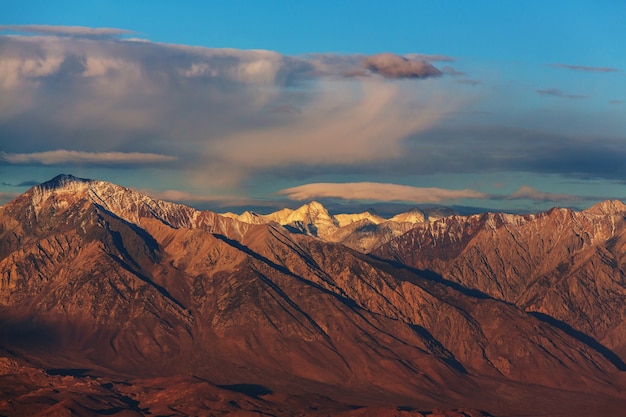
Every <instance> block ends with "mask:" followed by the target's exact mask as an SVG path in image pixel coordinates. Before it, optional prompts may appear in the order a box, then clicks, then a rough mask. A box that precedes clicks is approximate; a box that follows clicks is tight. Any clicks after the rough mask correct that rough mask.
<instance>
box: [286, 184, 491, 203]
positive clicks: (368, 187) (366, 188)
mask: <svg viewBox="0 0 626 417" xmlns="http://www.w3.org/2000/svg"><path fill="white" fill-rule="evenodd" d="M276 194H278V195H285V196H287V197H288V198H290V199H292V200H298V201H303V200H314V199H316V198H336V199H341V200H361V201H402V202H410V203H442V202H444V201H451V200H459V199H465V198H470V199H483V198H487V194H485V193H481V192H479V191H474V190H447V189H443V188H421V187H411V186H408V185H399V184H385V183H377V182H353V183H313V184H305V185H300V186H298V187H292V188H287V189H284V190H280V191H278V192H277V193H276Z"/></svg>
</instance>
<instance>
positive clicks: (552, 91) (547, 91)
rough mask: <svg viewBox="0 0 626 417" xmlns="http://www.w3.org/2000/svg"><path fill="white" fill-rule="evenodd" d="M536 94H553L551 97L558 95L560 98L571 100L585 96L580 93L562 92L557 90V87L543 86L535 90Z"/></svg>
mask: <svg viewBox="0 0 626 417" xmlns="http://www.w3.org/2000/svg"><path fill="white" fill-rule="evenodd" d="M537 94H539V95H541V96H553V97H560V98H569V99H572V100H580V99H584V98H587V96H584V95H581V94H568V93H564V92H563V91H561V90H559V89H558V88H545V89H542V90H537Z"/></svg>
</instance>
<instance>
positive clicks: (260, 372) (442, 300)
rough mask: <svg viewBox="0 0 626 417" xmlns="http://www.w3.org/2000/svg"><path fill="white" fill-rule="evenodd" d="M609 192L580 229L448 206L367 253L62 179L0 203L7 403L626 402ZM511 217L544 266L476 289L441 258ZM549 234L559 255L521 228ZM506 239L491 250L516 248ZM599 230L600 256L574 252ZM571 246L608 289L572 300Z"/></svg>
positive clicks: (228, 406) (540, 409)
mask: <svg viewBox="0 0 626 417" xmlns="http://www.w3.org/2000/svg"><path fill="white" fill-rule="evenodd" d="M615 207H619V206H618V205H617V203H613V204H605V205H604V206H599V207H596V208H594V209H591V210H589V211H588V212H583V213H585V214H569V217H572V218H574V217H576V216H580V219H578V220H577V223H576V224H577V225H579V229H575V230H574V231H573V232H572V231H570V229H571V228H573V226H571V227H569V226H568V227H569V229H568V228H567V227H566V226H565V225H563V224H561V223H562V222H563V221H564V220H561V221H560V222H561V223H559V222H557V223H558V224H560V227H562V228H561V230H562V231H561V232H553V233H552V234H550V233H548V231H547V230H545V231H544V229H543V228H544V227H546V228H547V227H548V226H549V225H550V224H552V223H549V222H548V218H550V217H552V216H554V215H555V214H554V213H557V215H560V216H561V217H559V219H566V218H568V215H566V214H565V213H564V212H563V211H560V210H556V211H554V212H549V213H546V214H541V215H537V216H527V217H515V216H514V217H506V218H505V217H498V216H504V215H493V214H486V215H484V216H482V217H481V216H476V217H469V218H461V217H452V218H444V219H440V220H435V221H433V222H428V223H420V224H417V225H416V226H415V228H413V229H411V230H410V231H408V232H407V233H406V234H404V235H402V237H400V238H396V239H394V240H391V242H390V243H389V244H386V245H383V246H381V248H380V250H377V251H376V253H375V255H376V256H370V255H366V254H363V253H361V252H358V251H355V250H352V249H350V248H348V247H346V246H344V245H342V244H339V243H334V242H327V241H324V240H322V239H319V238H316V237H313V236H309V235H307V234H302V233H292V231H290V229H289V228H285V227H283V226H281V225H279V224H277V223H275V222H274V223H267V224H265V223H262V224H252V223H244V222H240V221H239V220H237V219H233V218H228V217H224V216H219V215H217V214H215V213H211V212H206V211H205V212H200V211H196V210H194V209H192V208H189V207H186V206H182V205H176V204H172V203H166V202H162V201H158V200H153V199H151V198H149V197H147V196H144V195H141V194H139V193H137V192H135V191H132V190H129V189H125V188H123V187H118V186H115V185H113V184H108V183H104V182H100V181H90V180H81V179H77V178H74V177H68V176H62V177H58V178H55V179H54V180H52V181H50V182H48V183H45V184H43V185H41V186H38V187H34V188H33V189H31V190H30V191H29V192H27V193H26V194H24V195H22V196H21V197H19V198H17V199H16V200H14V201H13V202H11V203H9V204H7V205H6V206H4V207H2V208H0V349H1V350H0V356H2V359H0V360H1V361H2V362H1V363H0V366H1V367H2V372H0V396H1V398H0V414H4V415H36V414H38V413H39V415H98V414H100V415H129V416H130V415H144V414H152V415H216V416H217V415H219V416H221V415H241V416H244V415H250V416H252V415H275V416H296V415H300V416H304V415H310V416H323V415H345V416H368V415H372V416H373V415H389V416H392V415H393V416H396V415H397V416H404V415H415V416H419V415H424V416H436V415H446V416H448V415H449V416H456V415H458V416H463V415H465V416H485V415H494V416H531V415H544V416H572V415H573V416H586V415H593V414H604V415H619V412H621V411H622V410H623V405H624V403H625V401H626V393H625V392H624V376H623V369H622V367H621V364H622V362H620V359H619V356H618V355H619V354H620V351H619V350H612V349H614V348H615V347H618V348H619V347H620V346H623V345H621V344H620V343H622V342H621V341H622V340H623V339H620V337H621V336H620V335H621V334H622V333H621V330H620V329H621V328H620V326H623V320H622V321H621V322H620V321H619V318H620V317H622V318H623V313H624V310H623V309H624V307H623V300H624V296H623V293H620V292H615V291H616V290H615V289H614V287H612V286H611V285H613V284H611V283H613V282H615V281H616V280H617V281H618V282H619V280H620V279H621V283H622V284H623V282H624V281H623V279H622V278H621V277H622V275H619V274H622V272H619V271H622V269H620V268H621V265H622V263H621V260H622V259H623V257H617V255H616V254H617V253H623V248H624V245H623V244H622V243H621V237H620V238H615V236H622V235H621V234H619V233H618V232H616V231H619V230H621V228H622V222H623V215H622V217H621V220H620V216H619V215H618V214H616V212H617V210H616V209H615ZM568 213H570V212H568ZM571 213H573V212H571ZM498 218H500V220H498ZM583 219H586V220H583ZM445 222H448V223H445ZM505 222H506V227H505V226H504V224H505ZM541 222H545V223H541ZM526 223H534V224H535V229H533V230H534V232H533V231H532V230H531V228H530V226H527V225H526ZM572 224H574V223H572ZM513 226H515V227H513ZM503 228H504V229H505V230H509V232H508V233H512V234H514V235H515V237H516V239H517V241H519V242H520V243H518V246H519V245H522V243H521V242H524V243H523V245H526V246H522V247H527V248H529V251H530V248H532V256H531V254H527V255H524V254H522V251H521V249H517V252H516V253H520V255H519V256H520V257H521V258H524V256H526V258H524V259H526V260H527V262H531V261H530V260H532V267H531V266H530V264H529V265H528V266H526V267H524V268H528V269H526V270H524V269H522V268H523V267H522V266H520V267H517V266H515V265H512V264H507V265H508V266H504V267H502V266H497V267H496V266H494V267H492V268H495V269H493V271H494V275H498V274H500V273H501V272H503V271H504V272H506V271H510V270H516V271H517V272H516V274H517V275H515V276H511V279H510V280H509V279H508V276H507V275H506V274H505V275H498V276H497V282H498V283H499V284H495V283H494V282H492V283H491V284H484V285H482V286H481V285H479V282H481V281H480V280H481V279H486V278H485V277H484V276H482V275H480V274H478V273H477V272H474V273H475V276H471V274H470V275H469V276H468V277H464V276H463V272H462V271H463V270H462V269H460V268H461V267H458V268H457V269H454V268H452V267H450V268H449V269H445V267H446V266H447V265H454V261H455V260H458V262H459V264H458V265H468V264H469V258H468V260H467V262H466V263H462V262H461V260H462V259H463V254H464V253H466V252H470V249H469V248H470V247H471V246H470V243H471V242H472V241H473V237H475V236H479V235H480V233H487V232H486V231H492V232H493V233H492V242H493V241H494V237H493V236H495V234H494V233H496V232H498V230H500V229H503ZM514 229H515V230H514ZM527 229H528V230H527ZM512 230H514V231H512ZM585 230H586V233H587V234H588V237H585V236H586V235H583V237H582V238H581V239H583V240H584V239H588V244H587V246H585V244H584V242H579V243H578V244H576V243H575V242H574V241H573V240H572V242H573V243H571V245H573V246H571V247H570V246H568V245H570V243H569V242H570V240H566V239H565V237H566V236H571V235H572V234H574V235H575V234H576V233H579V234H583V233H584V231H585ZM420 231H421V232H420ZM501 232H503V231H501ZM420 233H421V234H420ZM429 233H430V234H429ZM503 233H504V232H503ZM533 233H534V234H533ZM616 233H618V234H617V235H616ZM428 236H430V240H429V241H428V240H425V241H422V240H420V239H428ZM535 236H541V237H542V239H544V241H545V242H544V243H542V244H543V245H544V246H543V247H544V248H552V249H551V251H552V252H551V253H552V255H550V254H545V255H542V252H541V251H536V250H535V249H537V246H538V245H539V243H537V242H530V241H525V240H524V239H531V238H533V237H535ZM602 236H604V237H602ZM405 239H406V240H405ZM502 239H503V241H502V242H504V241H506V239H505V238H504V237H503V238H502ZM551 239H552V240H551ZM572 239H573V238H572ZM603 239H604V240H603ZM418 241H419V242H420V243H419V245H421V246H410V245H409V243H408V242H418ZM477 242H478V241H477ZM496 242H497V243H500V241H497V240H496ZM559 242H563V246H562V247H561V245H560V243H559ZM601 242H604V243H601ZM608 242H612V243H608ZM429 245H430V246H429ZM503 245H504V243H502V246H498V247H497V248H496V249H493V250H496V251H498V253H500V254H504V255H503V256H502V257H501V258H497V257H494V258H489V260H490V261H491V260H493V261H494V262H495V261H497V260H498V259H500V261H501V262H505V261H510V262H513V261H516V260H517V258H513V257H512V254H513V250H512V249H511V250H508V251H506V249H505V247H504V246H503ZM588 246H593V247H596V248H598V247H599V248H601V249H598V250H596V251H594V252H589V253H593V254H596V253H598V254H600V253H604V254H605V258H603V259H605V261H606V262H605V261H602V262H601V261H600V260H597V259H595V258H594V257H593V256H590V255H589V256H587V257H586V258H584V257H583V256H582V255H580V258H578V257H576V256H575V255H576V254H578V253H583V252H584V251H586V250H588V249H587V247H588ZM481 248H482V250H483V251H487V245H486V243H485V246H484V247H482V246H481ZM546 250H547V249H546ZM620 251H621V252H620ZM416 252H418V253H416ZM585 253H587V252H585ZM566 254H567V256H572V257H574V258H575V259H576V260H578V259H583V258H584V259H587V260H588V263H584V265H588V264H589V265H590V266H589V267H586V268H591V267H592V265H593V266H595V268H596V269H593V271H597V276H599V277H600V278H601V281H602V283H596V284H595V286H594V287H593V288H595V289H598V288H603V291H604V292H603V293H602V295H601V296H602V297H605V298H606V300H607V301H606V302H607V303H609V302H610V303H609V304H607V305H601V306H597V307H595V308H592V307H590V306H587V305H584V304H583V305H581V306H576V304H575V303H576V302H579V301H580V300H582V299H586V300H589V299H590V298H589V297H591V295H589V294H587V293H586V292H584V291H582V290H581V291H582V293H583V294H586V295H585V297H578V296H575V295H572V294H576V292H575V291H573V290H572V289H571V288H573V287H572V286H574V285H575V284H574V282H575V280H576V279H578V280H582V278H581V277H582V276H584V274H583V273H582V272H581V273H580V274H579V275H576V274H575V273H574V271H576V270H577V268H573V267H571V266H570V267H569V269H567V270H566V269H565V267H563V266H560V265H561V263H562V262H565V259H567V262H570V259H573V258H567V257H566ZM611 254H612V255H611ZM494 256H495V255H494ZM553 256H554V257H557V256H560V257H562V259H560V260H558V261H557V260H554V259H553V258H552V257H553ZM598 256H600V255H598ZM611 256H613V257H611ZM472 259H475V258H472ZM613 261H614V262H613ZM550 263H552V264H554V270H555V271H557V272H559V271H560V273H562V274H564V273H566V272H568V271H569V272H570V275H567V276H568V277H571V278H568V279H569V280H570V281H567V280H566V282H563V283H562V281H563V280H560V279H558V277H557V275H555V274H552V275H551V272H550V271H553V270H551V269H549V268H548V266H546V269H542V271H545V272H543V273H542V274H541V275H537V276H538V277H539V276H541V277H544V276H545V277H547V278H545V279H546V282H547V283H548V284H546V285H544V286H543V287H542V288H547V289H548V290H547V291H545V292H541V291H538V290H537V288H539V285H540V284H537V283H536V282H537V279H538V278H530V277H529V276H528V275H527V274H528V273H530V271H532V272H533V273H534V272H535V269H536V268H538V266H542V265H544V264H545V265H550ZM603 265H606V267H605V266H603ZM610 265H613V266H614V269H616V270H617V272H616V271H613V272H610V271H611V270H610V269H609V268H608V267H609V266H610ZM473 268H474V271H483V269H481V268H484V270H485V271H486V270H487V267H486V266H484V265H483V264H480V265H476V266H474V267H473ZM497 268H500V269H497ZM450 271H457V272H455V273H456V274H457V275H452V274H451V273H450ZM466 271H471V270H470V269H466ZM602 271H604V272H603V273H605V274H606V275H601V274H600V272H602ZM594 276H595V275H594ZM616 277H617V278H616ZM603 280H604V281H607V283H604V281H603ZM492 281H493V279H492ZM591 281H592V277H589V278H588V280H587V281H584V282H586V283H587V285H589V286H591ZM568 282H569V283H568ZM498 285H499V286H500V287H502V289H501V290H493V288H498ZM542 285H543V284H542ZM576 285H582V284H576ZM553 287H554V288H553ZM490 288H491V290H489V289H490ZM533 288H535V292H534V294H541V295H542V298H540V299H539V298H536V297H535V298H533V297H531V296H530V295H531V290H532V289H533ZM563 288H569V292H568V293H567V294H566V295H560V297H561V299H566V298H567V297H570V298H569V299H571V300H572V301H571V302H570V303H569V304H567V306H566V307H559V308H560V309H561V310H558V311H560V312H561V313H563V314H562V315H559V314H556V311H557V310H554V311H552V310H549V309H547V308H543V307H539V306H544V305H546V303H547V304H549V301H550V300H553V299H554V298H555V297H556V294H558V291H559V290H560V289H563ZM585 288H587V287H585ZM589 288H590V287H589ZM609 288H610V289H611V291H609V290H608V289H609ZM622 288H623V287H622ZM516 289H519V290H516ZM498 291H499V292H498ZM524 291H526V292H524ZM516 293H519V296H518V297H517V298H515V297H513V294H516ZM550 294H552V295H550ZM596 294H598V295H600V294H599V293H598V292H596ZM609 295H611V296H612V297H613V298H610V297H609ZM550 297H552V298H550ZM605 298H601V299H598V300H600V301H604V300H605ZM520 300H526V301H520ZM618 300H622V305H621V306H617V305H616V304H617V301H618ZM542 303H544V304H542ZM611 303H612V304H611ZM553 304H555V302H553ZM570 304H571V305H570ZM612 308H615V310H613V309H612ZM572 311H581V312H587V311H590V312H591V313H588V316H589V317H590V318H589V320H591V321H590V323H595V324H593V326H599V324H600V323H601V324H602V326H604V327H593V329H594V331H599V330H598V329H600V328H603V329H604V330H602V331H604V332H605V333H603V334H605V335H606V336H605V337H604V338H598V337H597V335H596V333H594V332H587V331H586V330H585V328H584V326H582V325H579V326H574V324H572V323H570V322H569V321H567V320H566V317H565V316H566V314H565V313H568V314H569V313H570V312H572ZM602 312H604V313H602ZM538 313H542V314H538ZM592 313H593V314H592ZM586 314H587V313H586ZM620 314H621V315H620ZM593 320H596V321H597V323H596V322H593ZM602 320H604V321H602ZM616 320H617V321H616ZM563 322H565V323H569V327H567V326H565V325H564V323H563ZM608 340H613V341H614V343H615V344H609V343H608V342H607V341H608ZM72 413H74V414H72Z"/></svg>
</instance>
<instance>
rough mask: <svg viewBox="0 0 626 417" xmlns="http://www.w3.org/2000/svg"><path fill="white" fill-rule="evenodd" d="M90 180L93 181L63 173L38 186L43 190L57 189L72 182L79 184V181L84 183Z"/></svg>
mask: <svg viewBox="0 0 626 417" xmlns="http://www.w3.org/2000/svg"><path fill="white" fill-rule="evenodd" d="M88 182H91V180H89V179H86V178H79V177H75V176H73V175H70V174H61V175H57V176H56V177H54V178H52V179H51V180H49V181H46V182H43V183H41V184H39V185H38V186H37V188H38V189H40V190H42V191H44V190H46V191H47V190H56V189H59V188H65V187H67V186H68V185H70V184H77V183H78V184H84V183H88Z"/></svg>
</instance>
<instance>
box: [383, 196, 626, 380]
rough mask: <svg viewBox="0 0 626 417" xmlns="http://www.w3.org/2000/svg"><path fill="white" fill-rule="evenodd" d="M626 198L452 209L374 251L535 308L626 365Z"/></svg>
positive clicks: (522, 306) (539, 314) (525, 307)
mask: <svg viewBox="0 0 626 417" xmlns="http://www.w3.org/2000/svg"><path fill="white" fill-rule="evenodd" d="M625 219H626V205H624V204H623V203H621V202H619V201H606V202H603V203H600V204H598V205H596V206H593V207H591V208H589V209H588V210H585V211H582V212H575V211H573V210H570V209H557V208H555V209H552V210H550V211H548V212H546V213H540V214H537V215H526V216H515V215H510V214H492V213H488V214H483V215H475V216H469V217H461V216H453V217H448V218H444V219H440V220H437V221H435V222H432V223H424V224H421V225H417V227H415V228H414V229H412V230H411V231H410V232H408V233H406V234H404V235H403V236H401V237H399V238H395V239H393V240H392V241H391V242H389V243H387V244H385V245H383V246H381V247H380V248H379V249H377V250H376V251H375V255H376V256H379V257H382V258H385V259H393V260H395V261H398V262H400V263H402V264H405V265H409V266H411V267H413V268H415V269H418V270H422V271H431V272H434V273H436V274H438V275H440V276H441V277H442V278H443V279H445V280H449V281H452V282H454V283H458V284H460V285H462V286H463V287H465V288H470V289H476V290H478V291H480V292H482V293H484V294H487V295H488V296H490V297H493V298H495V299H499V300H503V301H506V302H508V303H511V304H514V305H516V306H518V307H519V308H520V309H522V310H524V311H527V312H532V313H534V314H535V315H536V316H537V317H539V318H540V319H542V320H543V321H546V322H550V323H552V324H554V325H556V326H557V327H561V328H563V329H566V330H567V331H568V332H569V333H570V334H574V335H576V337H578V338H579V339H581V340H586V341H587V342H588V343H591V344H593V345H594V346H596V348H598V349H599V350H602V351H604V352H605V354H606V355H607V356H608V357H611V358H612V359H613V360H614V362H615V363H617V364H618V366H619V367H620V368H621V369H622V370H625V369H626V366H625V365H624V361H626V320H625V319H626V304H625V303H624V301H625V300H626V275H625V271H626V222H625Z"/></svg>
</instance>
